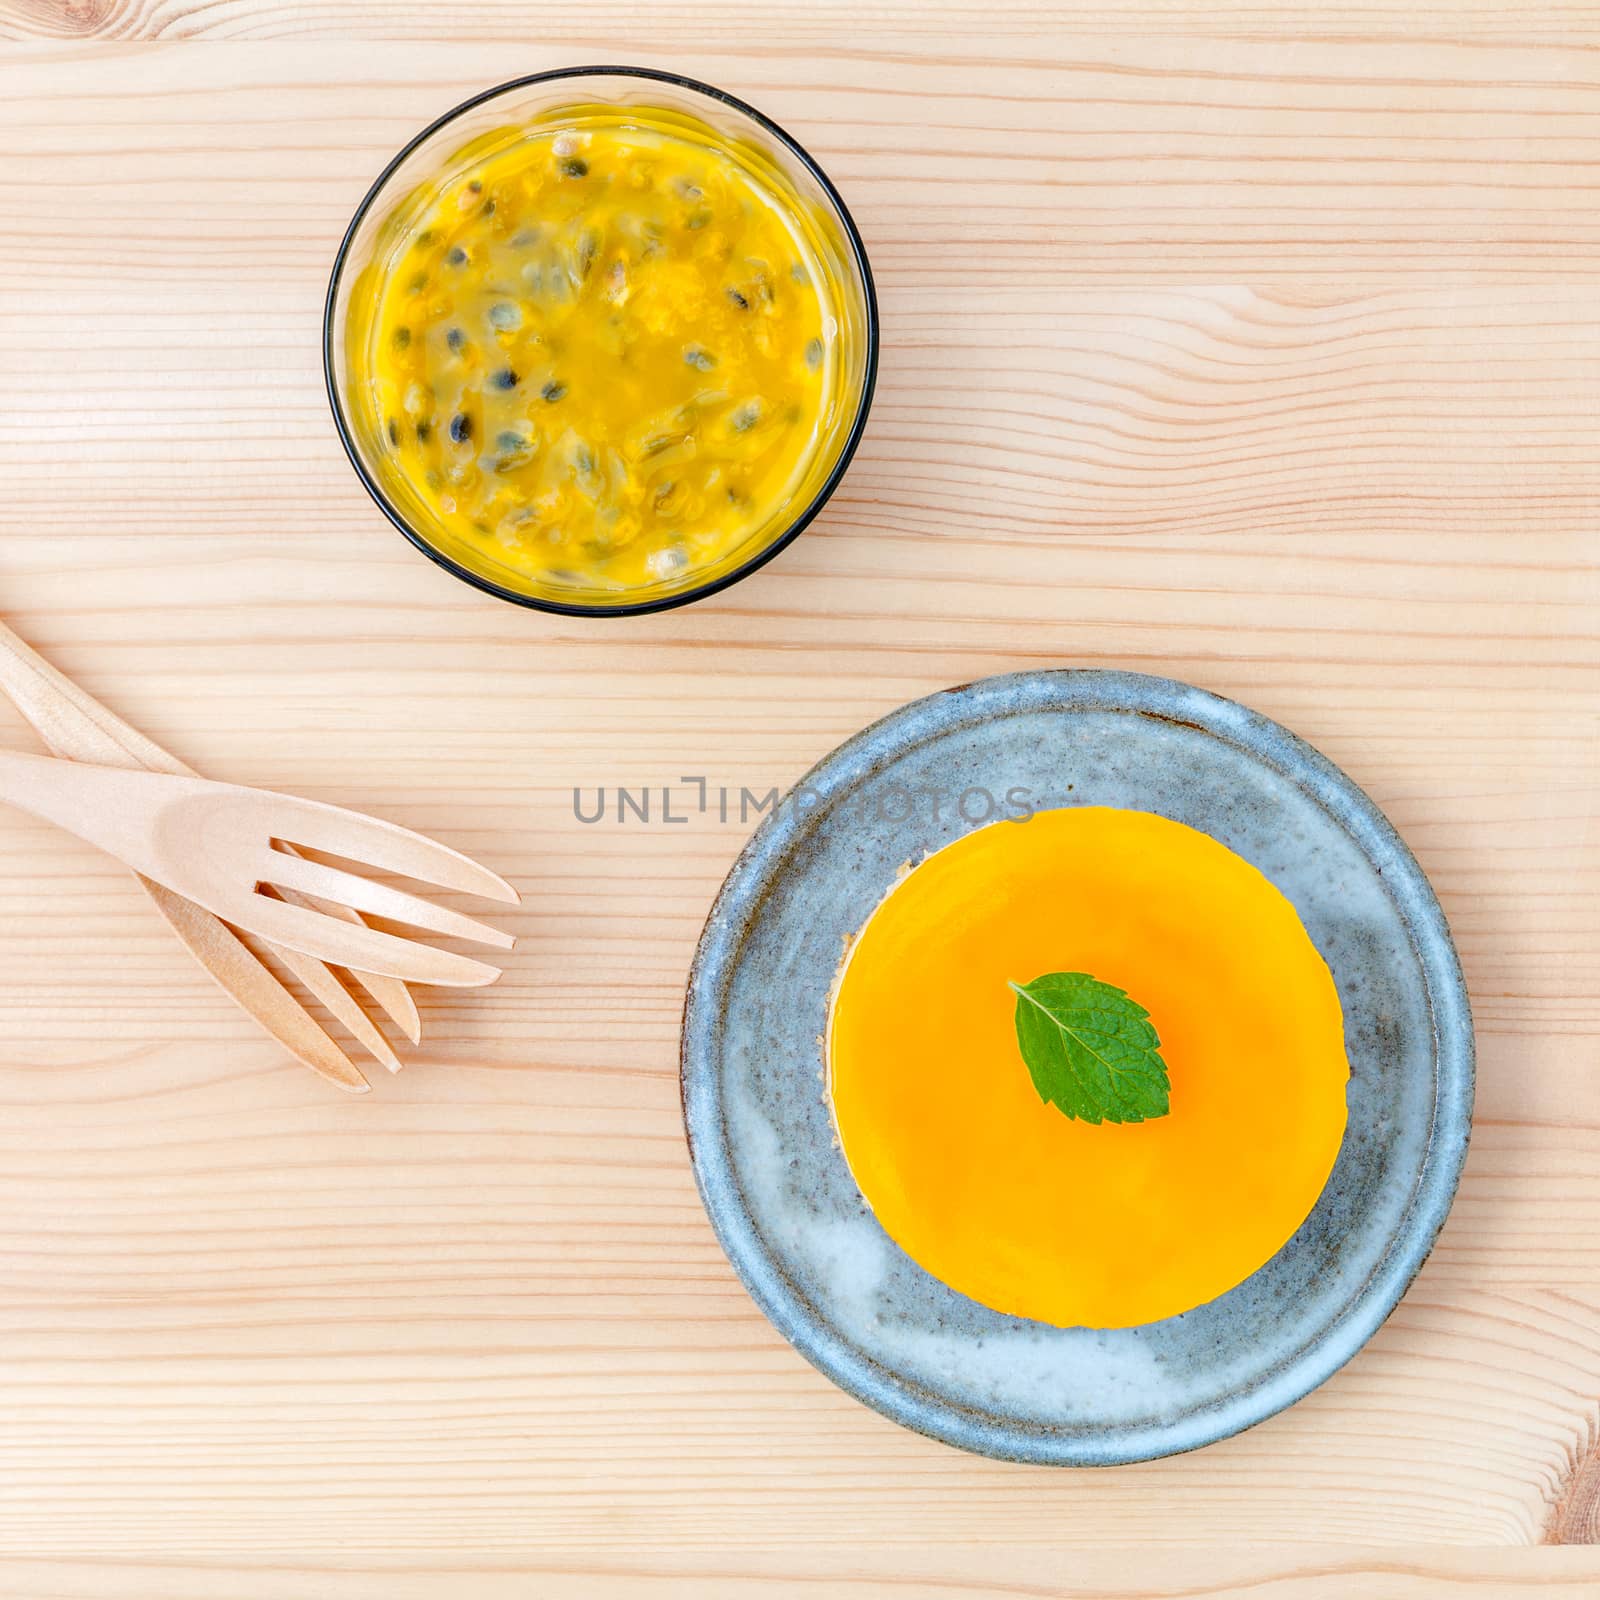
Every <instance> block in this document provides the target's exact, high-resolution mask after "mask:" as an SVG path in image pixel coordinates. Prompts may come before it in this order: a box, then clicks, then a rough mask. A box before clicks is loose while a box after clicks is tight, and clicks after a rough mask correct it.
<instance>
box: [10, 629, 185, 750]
mask: <svg viewBox="0 0 1600 1600" xmlns="http://www.w3.org/2000/svg"><path fill="white" fill-rule="evenodd" d="M0 687H3V688H4V689H5V692H6V693H7V694H8V695H9V696H10V697H11V698H12V699H13V700H14V701H15V702H16V704H17V709H18V710H20V711H21V712H22V714H23V715H24V716H25V717H26V718H27V719H28V721H29V722H31V723H32V724H33V725H34V727H35V728H37V729H38V730H39V733H40V734H41V736H42V737H43V739H44V741H45V743H46V744H47V745H49V747H50V748H51V749H52V750H53V751H55V753H56V754H57V755H61V756H69V757H71V758H72V759H73V760H75V761H98V762H101V763H103V764H104V765H106V766H127V765H129V763H130V762H133V763H137V764H138V765H139V766H141V767H146V768H148V769H149V770H150V771H152V772H178V773H190V772H192V771H193V769H192V768H190V767H186V766H185V765H184V764H183V763H182V762H181V761H179V760H178V758H177V757H176V756H173V755H169V754H168V753H167V752H166V751H165V750H163V749H162V748H161V746H160V745H158V744H156V743H155V742H154V741H153V740H151V739H147V738H145V736H144V735H143V734H142V733H140V732H139V731H138V729H137V728H131V727H129V726H128V724H127V723H125V722H124V721H123V720H122V719H121V718H120V717H116V716H113V715H112V714H111V712H109V711H107V710H106V708H105V707H104V706H103V705H101V704H100V702H99V701H98V700H96V699H95V698H94V697H93V696H92V695H90V694H88V693H87V692H85V691H84V690H83V689H80V688H79V687H78V685H77V684H75V683H74V682H73V681H72V679H71V678H69V677H67V676H66V674H65V673H62V672H58V671H57V670H56V669H55V668H54V667H52V666H51V665H50V663H49V662H48V661H46V660H45V659H44V657H43V656H41V655H40V654H39V653H38V651H36V650H34V649H33V648H32V646H30V645H28V644H26V643H25V642H24V641H23V640H21V639H19V638H18V637H17V635H16V634H15V633H13V632H12V631H11V629H10V628H8V627H7V626H6V625H5V623H3V622H0Z"/></svg>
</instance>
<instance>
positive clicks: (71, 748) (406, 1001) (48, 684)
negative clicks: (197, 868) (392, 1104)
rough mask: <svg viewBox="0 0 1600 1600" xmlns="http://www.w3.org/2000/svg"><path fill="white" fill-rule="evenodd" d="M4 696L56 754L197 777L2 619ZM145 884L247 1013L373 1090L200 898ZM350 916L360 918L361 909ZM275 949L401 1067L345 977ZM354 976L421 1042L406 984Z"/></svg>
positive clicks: (358, 1033)
mask: <svg viewBox="0 0 1600 1600" xmlns="http://www.w3.org/2000/svg"><path fill="white" fill-rule="evenodd" d="M0 689H3V690H4V691H5V693H6V695H7V696H8V697H9V698H10V700H11V702H12V704H13V705H15V706H16V708H17V709H18V710H19V711H20V712H21V713H22V714H23V716H25V717H26V718H27V719H28V721H29V722H31V723H32V724H33V726H34V727H35V728H36V729H37V730H38V732H39V734H40V736H41V737H42V738H43V740H44V742H45V744H46V745H47V746H48V747H49V749H50V750H51V751H52V752H53V753H54V754H56V755H58V756H66V757H69V758H70V759H72V760H74V761H92V762H95V763H97V764H100V765H103V766H108V767H147V768H149V769H150V771H152V772H176V773H183V774H192V772H193V769H192V768H190V767H187V766H185V765H184V764H183V762H181V761H180V760H179V759H178V758H177V757H176V756H175V755H172V754H171V753H170V752H169V751H166V750H164V749H162V747H161V746H160V745H158V744H157V743H156V742H155V741H154V740H153V739H150V738H147V737H146V736H145V735H144V734H142V733H140V732H139V730H138V729H137V728H135V727H133V726H132V725H131V724H130V723H127V722H125V721H124V720H123V719H122V718H121V717H119V716H117V714H116V713H115V712H114V711H112V710H110V709H109V708H108V707H106V706H104V705H102V704H101V703H100V702H99V701H98V700H96V699H95V698H94V696H93V695H91V694H90V693H89V692H88V691H87V690H86V689H84V688H83V687H82V685H81V684H77V683H74V682H73V681H72V679H71V678H69V677H67V676H66V674H65V673H63V672H59V671H58V670H57V669H56V668H55V667H53V666H51V664H50V663H49V662H48V661H46V660H45V658H44V657H43V656H41V655H40V654H39V652H38V651H37V650H35V649H34V648H33V647H32V646H31V645H30V644H28V643H27V642H26V641H25V640H23V639H21V638H20V637H19V636H18V635H17V634H16V633H14V632H13V631H12V630H11V629H10V628H8V627H7V626H6V625H5V623H4V622H0ZM138 882H139V885H140V886H141V887H142V888H143V889H144V891H145V893H146V894H148V895H149V896H150V899H151V902H152V903H153V904H154V906H155V908H156V909H157V910H158V911H159V912H160V913H161V915H162V918H163V919H164V920H165V921H166V923H167V925H168V927H170V928H171V929H172V931H173V932H174V933H175V934H176V935H177V936H178V938H179V939H180V940H181V941H182V943H183V945H184V948H185V949H187V950H188V952H189V953H190V955H192V956H193V957H194V958H195V960H196V961H198V962H199V963H200V965H201V967H202V968H203V969H204V970H205V971H206V972H208V973H209V974H210V975H211V977H212V978H214V979H215V980H216V982H217V983H218V984H219V985H220V986H221V988H222V989H223V991H224V992H225V993H226V994H227V995H228V996H229V997H230V998H231V999H233V1000H234V1001H235V1002H236V1003H237V1004H238V1005H239V1006H240V1007H241V1009H243V1011H244V1012H245V1013H246V1015H248V1016H250V1017H253V1018H254V1019H255V1020H256V1021H257V1022H258V1023H259V1024H260V1025H261V1026H262V1027H263V1028H264V1029H265V1030H266V1031H267V1032H268V1033H270V1034H271V1035H272V1037H273V1038H274V1039H276V1040H277V1041H278V1043H279V1044H281V1045H282V1046H283V1047H284V1049H286V1050H287V1051H288V1052H289V1053H290V1054H291V1055H292V1056H294V1057H295V1059H296V1060H298V1061H300V1062H302V1063H304V1065H306V1066H307V1067H309V1068H310V1069H311V1070H312V1071H313V1072H315V1073H316V1074H317V1075H318V1076H319V1077H322V1078H325V1079H327V1080H328V1082H330V1083H333V1084H337V1085H338V1087H339V1088H341V1089H343V1090H345V1091H346V1092H347V1093H351V1094H365V1093H366V1092H367V1090H368V1089H369V1088H370V1087H371V1085H370V1084H369V1083H368V1082H367V1080H366V1077H365V1076H364V1075H363V1074H362V1072H361V1070H360V1069H359V1068H358V1067H357V1066H356V1065H355V1063H354V1062H352V1061H351V1060H350V1058H349V1057H348V1056H347V1055H346V1054H345V1053H344V1051H343V1050H342V1049H340V1047H339V1046H338V1045H337V1044H336V1043H335V1042H334V1040H333V1039H332V1038H331V1037H330V1036H329V1034H328V1031H327V1029H326V1028H324V1027H323V1025H322V1024H321V1023H320V1022H318V1021H317V1019H316V1018H315V1017H313V1016H312V1015H311V1013H310V1012H309V1011H307V1010H306V1008H305V1007H304V1006H303V1005H302V1004H301V1003H300V1002H299V1001H298V1000H297V999H296V998H295V997H294V995H292V994H291V993H290V992H289V990H288V989H286V988H285V987H284V985H283V984H282V983H281V982H280V981H279V980H278V978H277V976H276V975H275V974H274V973H273V971H272V969H271V968H270V967H268V966H267V965H266V964H265V962H263V961H262V959H261V958H260V956H258V955H257V954H256V952H255V951H253V950H251V949H250V948H249V946H247V945H246V944H245V943H244V942H243V941H242V940H241V939H240V938H239V936H238V935H237V934H235V933H234V932H233V931H232V930H231V929H229V928H227V927H226V926H224V925H223V924H222V923H221V922H219V921H218V920H217V919H216V918H215V917H214V916H212V915H211V913H210V912H209V911H206V910H204V909H203V908H202V907H200V906H197V905H196V904H195V903H194V902H193V901H192V900H185V899H184V898H183V896H182V895H177V894H174V893H173V892H172V891H171V890H170V889H166V888H163V887H162V885H160V884H159V883H155V882H152V881H151V880H150V879H149V878H143V877H141V878H138ZM345 915H346V916H348V917H349V918H351V919H352V920H358V913H356V912H354V911H351V912H346V913H345ZM267 949H268V952H269V953H270V954H272V955H274V956H276V957H277V958H278V959H279V960H280V961H282V962H283V964H284V966H285V967H287V968H288V970H289V971H290V972H291V973H292V974H293V975H294V976H295V977H296V978H298V979H299V980H300V982H301V983H303V984H304V985H305V987H306V988H307V990H309V991H310V993H311V994H312V995H313V996H314V997H315V998H316V999H317V1000H319V1001H320V1002H321V1003H322V1004H323V1005H324V1006H325V1007H326V1008H327V1010H328V1012H329V1013H330V1014H331V1015H332V1016H333V1018H334V1019H335V1020H336V1021H337V1022H339V1023H340V1024H341V1025H342V1026H343V1027H345V1028H346V1029H347V1030H348V1031H349V1032H350V1034H351V1035H352V1036H353V1037H354V1038H355V1039H356V1040H357V1041H358V1042H359V1043H360V1044H362V1045H363V1046H364V1047H365V1048H366V1049H367V1050H368V1051H369V1052H370V1053H371V1054H372V1055H373V1056H374V1057H376V1059H377V1060H378V1061H380V1062H381V1063H382V1064H383V1065H384V1066H385V1067H386V1068H387V1069H388V1070H389V1071H390V1072H398V1071H399V1070H400V1066H401V1063H400V1058H399V1057H398V1056H397V1055H396V1054H395V1053H394V1050H393V1049H392V1048H391V1046H390V1044H389V1041H388V1040H387V1039H385V1038H384V1036H383V1034H382V1032H381V1031H380V1030H379V1029H378V1027H377V1026H376V1024H375V1023H374V1022H373V1021H372V1019H371V1018H370V1017H368V1016H367V1014H366V1012H365V1011H364V1010H363V1009H362V1008H361V1005H360V1004H359V1002H358V1001H357V1000H356V997H355V996H354V995H353V994H351V993H350V991H349V990H348V989H346V988H345V986H344V984H343V983H341V982H340V980H339V978H338V976H337V974H335V973H334V972H333V971H332V970H331V969H329V968H328V967H326V966H324V965H323V964H322V963H321V962H320V961H313V960H312V959H311V958H310V957H309V956H303V955H301V954H300V953H299V951H297V950H284V949H282V948H280V947H278V946H274V945H270V944H269V945H267ZM350 978H351V981H352V982H353V983H355V984H357V985H359V986H360V987H361V988H362V989H364V990H365V991H366V992H367V994H368V995H370V996H371V998H372V999H373V1001H374V1002H376V1004H377V1005H379V1006H380V1007H381V1008H382V1009H383V1010H384V1012H386V1013H387V1014H388V1016H389V1017H390V1018H392V1019H393V1021H394V1022H395V1024H396V1026H398V1027H399V1029H400V1031H401V1032H402V1033H403V1034H404V1035H405V1036H406V1038H407V1039H409V1040H410V1041H411V1043H412V1044H418V1043H420V1042H421V1039H422V1019H421V1017H420V1016H419V1015H418V1013H417V1006H416V1002H415V1001H414V1000H413V999H412V998H411V995H410V993H409V991H408V990H407V989H406V986H405V985H404V984H403V983H400V982H397V981H396V980H395V979H394V978H384V977H380V976H378V975H377V974H376V973H370V972H352V973H351V974H350Z"/></svg>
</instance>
